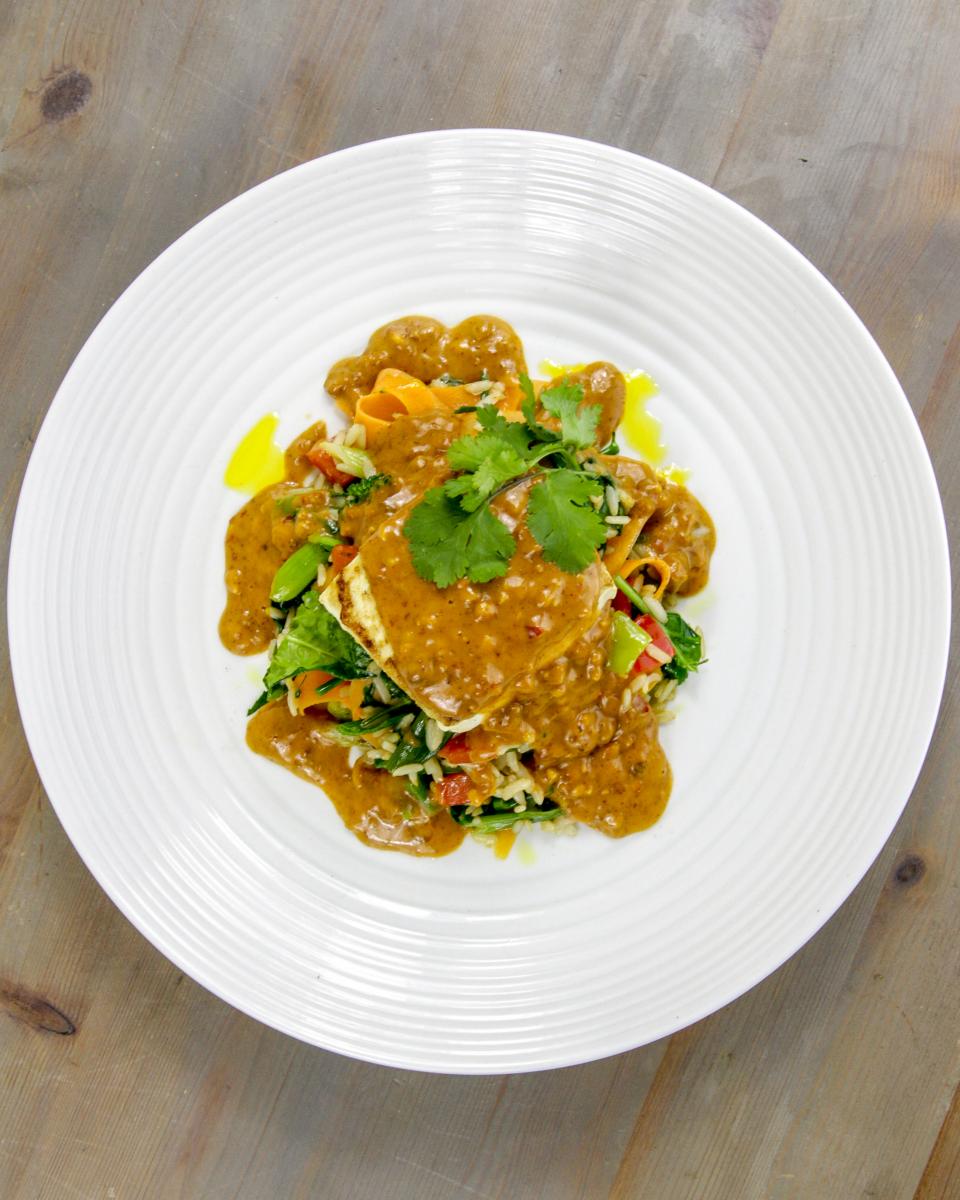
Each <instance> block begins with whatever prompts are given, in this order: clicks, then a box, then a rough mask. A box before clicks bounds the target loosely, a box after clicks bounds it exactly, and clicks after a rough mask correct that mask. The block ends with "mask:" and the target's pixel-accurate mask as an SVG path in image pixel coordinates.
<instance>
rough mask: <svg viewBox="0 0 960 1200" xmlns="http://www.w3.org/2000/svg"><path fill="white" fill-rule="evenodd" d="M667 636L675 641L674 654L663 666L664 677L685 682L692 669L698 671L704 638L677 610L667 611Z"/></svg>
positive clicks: (665, 627) (703, 660)
mask: <svg viewBox="0 0 960 1200" xmlns="http://www.w3.org/2000/svg"><path fill="white" fill-rule="evenodd" d="M664 629H665V630H666V631H667V637H668V638H669V639H670V641H671V642H672V643H673V649H674V655H673V658H671V660H670V661H669V662H668V663H664V664H663V666H662V667H661V670H662V672H663V675H664V678H666V679H675V680H676V681H677V683H683V681H684V680H685V679H686V678H687V676H688V675H689V674H690V672H691V671H696V670H697V668H698V667H699V666H700V665H701V663H703V662H705V661H706V660H705V659H704V658H703V639H702V638H701V637H700V634H699V633H697V631H696V630H695V629H693V628H692V627H691V626H690V625H688V624H687V622H686V621H685V620H684V619H683V617H681V616H680V614H679V613H677V612H671V613H667V620H666V623H665V624H664Z"/></svg>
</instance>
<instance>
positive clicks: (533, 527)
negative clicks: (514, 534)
mask: <svg viewBox="0 0 960 1200" xmlns="http://www.w3.org/2000/svg"><path fill="white" fill-rule="evenodd" d="M593 495H599V485H598V484H597V483H596V481H594V480H592V479H589V478H586V477H584V476H583V475H581V474H578V473H577V472H576V471H569V470H566V469H561V470H557V471H550V472H548V474H547V475H546V476H545V477H544V478H543V479H542V480H541V481H540V482H539V483H537V484H535V485H534V486H533V487H532V488H531V490H530V499H529V501H528V502H527V525H528V526H529V528H530V532H531V533H532V534H533V536H534V537H535V538H536V540H537V541H538V542H539V543H540V546H541V548H542V550H543V557H544V558H545V559H546V560H547V561H548V562H552V563H555V564H556V565H557V566H558V567H559V568H560V570H561V571H567V572H568V573H569V574H571V575H575V574H577V572H579V571H582V570H584V569H585V568H586V567H588V566H589V565H590V563H591V562H592V561H593V557H594V554H595V553H596V550H597V547H598V546H601V545H602V544H603V542H604V541H605V540H606V535H607V526H606V523H605V522H604V519H603V517H601V516H600V514H599V513H598V512H597V510H596V509H595V508H594V507H593V505H592V504H591V503H590V497H591V496H593Z"/></svg>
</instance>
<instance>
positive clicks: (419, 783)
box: [406, 774, 433, 808]
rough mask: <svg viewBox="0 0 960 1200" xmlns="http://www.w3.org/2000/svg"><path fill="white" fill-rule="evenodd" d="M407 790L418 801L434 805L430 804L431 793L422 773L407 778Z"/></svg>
mask: <svg viewBox="0 0 960 1200" xmlns="http://www.w3.org/2000/svg"><path fill="white" fill-rule="evenodd" d="M406 791H407V792H409V794H410V795H411V796H412V797H413V798H414V800H416V801H418V802H419V803H420V804H423V805H429V807H431V808H432V807H433V805H430V793H429V791H428V790H427V785H426V783H425V782H424V780H423V775H422V774H420V775H411V776H410V777H409V779H408V780H407V786H406Z"/></svg>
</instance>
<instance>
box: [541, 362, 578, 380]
mask: <svg viewBox="0 0 960 1200" xmlns="http://www.w3.org/2000/svg"><path fill="white" fill-rule="evenodd" d="M586 365H587V364H586V363H558V362H554V361H553V359H552V358H545V359H544V360H543V362H542V363H541V364H540V370H541V371H542V372H543V373H544V375H549V376H550V378H551V379H557V378H559V376H561V375H569V374H570V372H571V371H582V370H583V368H584V367H585V366H586Z"/></svg>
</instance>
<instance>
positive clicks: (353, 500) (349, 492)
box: [344, 475, 390, 505]
mask: <svg viewBox="0 0 960 1200" xmlns="http://www.w3.org/2000/svg"><path fill="white" fill-rule="evenodd" d="M388 483H390V476H389V475H368V476H367V477H366V479H356V480H354V482H353V483H348V484H347V486H346V487H345V488H344V491H345V493H346V497H347V504H348V505H350V504H361V503H362V502H363V501H364V500H366V499H367V498H368V497H369V496H370V493H371V492H375V491H376V490H377V488H382V487H386V486H387V484H388Z"/></svg>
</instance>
